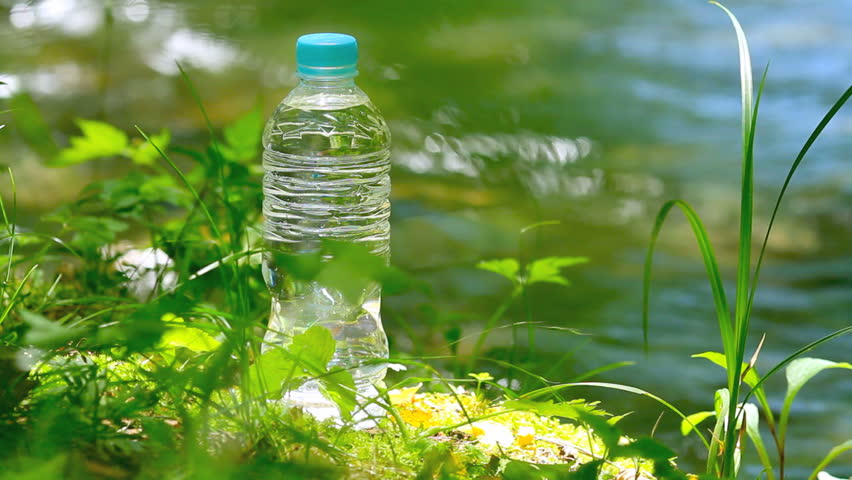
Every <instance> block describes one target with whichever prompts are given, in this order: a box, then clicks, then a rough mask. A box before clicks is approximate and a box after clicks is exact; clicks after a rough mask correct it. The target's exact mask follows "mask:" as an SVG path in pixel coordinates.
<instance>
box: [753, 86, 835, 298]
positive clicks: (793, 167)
mask: <svg viewBox="0 0 852 480" xmlns="http://www.w3.org/2000/svg"><path fill="white" fill-rule="evenodd" d="M849 97H852V85H850V86H849V88H847V89H846V91H845V92H843V94H842V95H840V97H839V98H838V99H837V100H836V101H835V102H834V105H832V106H831V108H830V109H829V110H828V112H827V113H826V114H825V116H824V117H823V118H822V120H821V121H820V122H819V124H818V125H817V126H816V128H815V129H814V131H813V132H812V133H811V135H810V137H808V140H807V141H806V142H805V144H804V145H803V146H802V149H801V150H800V151H799V154H798V155H796V159H795V160H794V161H793V164H792V165H791V166H790V170H789V171H788V172H787V178H786V179H785V180H784V185H782V186H781V191H780V192H778V198H777V199H776V200H775V207H774V208H773V209H772V216H770V217H769V226H768V227H766V235H764V237H763V244H762V245H761V246H760V254H759V255H758V257H757V262H756V263H755V267H754V276H753V277H752V281H751V284H752V288H751V293H750V295H749V299H748V307H747V310H746V312H747V314H748V312H750V311H751V306H752V303H753V301H754V294H755V291H757V281H758V278H759V276H760V268H761V266H762V265H763V257H764V255H765V254H766V244H767V243H768V242H769V235H770V234H771V233H772V226H773V225H774V224H775V217H777V216H778V210H779V209H780V208H781V201H782V200H783V199H784V194H785V193H787V188H788V187H789V186H790V182H791V181H792V180H793V175H795V173H796V170H798V168H799V165H800V164H801V163H802V160H804V158H805V155H807V153H808V151H809V150H810V149H811V146H812V145H813V144H814V142H816V140H817V138H819V136H820V134H822V131H823V130H825V127H826V126H828V124H829V122H831V120H832V119H833V118H834V116H835V115H836V114H837V112H838V111H840V109H841V108H843V105H845V104H846V102H847V101H848V100H849Z"/></svg>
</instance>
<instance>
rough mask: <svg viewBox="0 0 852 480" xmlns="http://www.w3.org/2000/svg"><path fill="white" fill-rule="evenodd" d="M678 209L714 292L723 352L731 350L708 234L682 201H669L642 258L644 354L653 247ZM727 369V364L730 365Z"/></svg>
mask: <svg viewBox="0 0 852 480" xmlns="http://www.w3.org/2000/svg"><path fill="white" fill-rule="evenodd" d="M674 207H678V208H680V210H681V211H682V212H683V215H684V216H685V217H686V219H687V221H689V225H690V226H691V227H692V232H693V234H694V235H695V240H696V241H697V242H698V248H699V249H700V250H701V256H702V258H703V259H704V267H705V269H706V270H707V277H708V278H709V280H710V288H711V289H712V291H713V301H714V303H715V305H716V316H717V319H718V321H719V331H720V332H721V335H722V346H723V348H724V352H726V354H727V352H731V351H733V347H734V345H733V344H732V340H733V338H732V337H733V332H732V330H731V322H730V317H729V313H728V301H727V299H726V297H725V288H724V286H723V285H722V274H721V273H720V272H719V265H718V263H717V262H716V255H715V254H714V253H713V246H712V245H711V243H710V238H709V237H708V235H707V230H706V229H705V228H704V224H702V223H701V218H700V217H699V216H698V214H697V213H696V212H695V210H694V209H693V208H692V206H690V205H689V204H688V203H686V202H684V201H683V200H669V201H668V202H666V203H665V204H663V206H662V208H660V211H659V213H657V220H656V222H655V223H654V229H653V231H652V232H651V244H650V246H649V247H648V253H647V255H646V256H645V268H644V278H643V289H642V290H643V291H642V334H643V337H644V341H645V352H646V353H647V352H648V310H649V303H650V290H651V268H652V266H653V260H654V247H655V246H656V243H657V238H658V237H659V235H660V230H661V229H662V227H663V223H664V222H665V220H666V217H667V216H668V214H669V212H670V211H671V209H672V208H674ZM729 367H730V365H729Z"/></svg>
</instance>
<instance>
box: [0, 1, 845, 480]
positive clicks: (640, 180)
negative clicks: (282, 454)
mask: <svg viewBox="0 0 852 480" xmlns="http://www.w3.org/2000/svg"><path fill="white" fill-rule="evenodd" d="M0 6H2V8H0V45H2V48H0V81H3V82H5V83H6V84H7V85H5V86H2V85H0V109H5V108H8V104H9V103H10V102H11V101H12V99H14V98H15V97H16V96H17V95H20V94H22V93H24V92H26V93H29V94H30V95H32V98H33V99H34V100H35V102H36V104H37V105H38V107H39V108H40V109H41V110H42V112H43V114H44V115H45V118H46V120H47V123H48V124H49V125H50V126H51V127H52V129H53V131H52V132H51V133H50V135H51V136H52V137H53V139H54V140H55V141H57V142H59V144H60V145H65V144H66V143H67V137H68V136H70V135H73V134H76V133H77V132H76V127H75V126H74V123H73V121H74V119H75V118H91V119H101V120H105V121H108V122H111V123H114V124H116V125H118V126H119V127H121V128H123V129H125V130H128V131H130V130H132V129H133V126H134V125H139V126H141V127H142V128H143V129H145V130H146V131H156V130H159V129H160V128H162V127H166V128H169V129H171V131H172V132H173V134H174V139H173V141H172V144H176V145H200V144H203V143H204V141H205V138H206V134H205V130H204V126H203V124H202V117H201V115H200V113H199V112H198V110H197V108H196V106H195V105H194V104H193V101H192V99H191V96H190V94H189V92H188V90H187V88H186V86H185V85H184V84H183V82H182V81H181V79H180V78H179V75H178V71H177V67H176V66H175V63H174V62H175V60H177V61H180V62H181V64H182V65H184V66H185V67H186V68H187V69H188V70H189V72H190V75H191V76H192V78H193V80H194V82H195V83H196V85H197V86H198V88H199V90H200V93H201V95H202V97H203V98H204V101H205V104H206V106H207V109H208V112H209V113H210V115H211V117H212V120H213V122H214V124H215V125H217V126H218V125H223V124H225V123H227V122H229V121H232V120H233V119H235V118H236V117H238V116H240V115H242V114H243V113H245V112H246V111H248V110H250V109H251V108H253V107H254V106H256V105H260V106H261V107H262V109H263V111H264V114H268V113H270V112H271V111H272V109H273V108H274V107H275V105H276V104H277V103H278V102H279V101H280V100H281V99H282V98H283V97H284V95H286V93H287V91H288V90H289V89H290V88H292V87H293V86H294V85H295V83H296V82H297V79H296V77H295V66H294V57H293V53H294V52H293V50H294V43H295V39H296V38H297V37H298V36H299V35H301V34H304V33H309V32H317V31H340V32H345V33H350V34H352V35H355V36H356V37H357V38H358V40H359V42H360V45H361V58H362V60H361V65H360V71H361V75H360V77H359V79H358V83H359V85H360V86H361V87H362V88H363V89H364V90H365V91H367V93H368V94H369V95H370V96H371V97H372V99H373V101H374V103H375V104H376V105H377V106H378V107H379V108H380V109H381V110H382V111H383V113H384V114H385V116H386V118H387V120H388V122H389V124H390V126H391V130H392V132H393V136H394V146H393V156H392V160H393V164H394V171H393V182H394V191H393V198H392V201H393V218H392V229H393V230H392V250H393V260H394V262H395V263H397V264H398V265H400V266H401V267H403V268H404V269H406V270H408V271H411V272H413V273H414V274H415V275H416V276H417V277H418V278H420V279H423V280H425V281H427V282H429V283H430V284H431V285H432V287H433V289H434V291H435V293H436V295H435V296H436V298H437V301H435V299H428V301H427V299H425V298H421V297H419V296H418V294H414V293H412V294H407V295H404V296H398V297H391V298H387V299H386V302H385V303H386V313H385V324H386V327H387V329H388V330H389V332H390V334H391V341H392V345H393V347H394V349H395V350H396V351H398V352H406V353H414V354H446V353H447V352H448V349H447V347H446V340H445V336H446V335H447V332H448V331H451V330H452V329H453V328H454V327H456V326H460V327H461V329H462V330H461V335H462V337H465V336H467V335H472V334H474V333H476V332H477V331H478V329H479V328H481V327H482V324H483V322H484V321H485V319H486V318H487V317H488V315H490V314H491V312H492V309H493V308H494V306H495V305H496V304H497V303H498V301H499V299H501V298H503V297H505V295H507V294H508V292H507V289H508V284H507V283H505V282H504V281H503V280H501V279H499V278H498V277H496V276H494V275H492V274H489V273H487V272H483V271H481V270H477V269H475V268H474V265H475V264H476V262H477V261H479V260H481V259H489V258H499V257H506V256H518V255H519V249H521V255H522V256H523V257H525V258H535V257H538V256H546V255H584V256H588V257H590V258H591V263H589V264H588V265H585V266H582V267H578V268H575V269H572V270H570V271H567V274H568V276H569V277H570V278H571V279H572V282H573V285H572V286H571V287H570V288H569V289H563V288H562V287H559V286H556V285H554V286H552V287H551V286H536V287H534V289H533V290H532V291H531V295H530V298H529V301H528V304H527V305H526V306H523V305H520V306H518V307H516V308H514V309H512V310H510V312H509V319H511V320H515V321H522V320H525V319H527V318H528V317H527V315H528V314H529V315H530V316H531V318H532V319H533V320H534V321H536V322H541V323H542V324H544V325H556V326H561V327H570V328H576V329H579V330H581V331H582V332H583V333H585V335H582V336H577V335H574V334H571V333H567V332H566V333H561V332H554V331H546V332H540V333H539V336H538V338H537V345H538V350H537V351H536V352H535V353H534V355H533V356H532V357H531V358H529V359H527V363H526V364H527V365H529V366H530V368H532V369H533V370H535V371H536V372H537V373H540V374H542V375H545V376H547V377H548V378H550V379H552V380H560V379H563V380H564V379H567V378H571V377H573V376H576V375H577V374H579V373H582V372H584V371H586V370H590V369H593V368H596V367H599V366H601V365H604V364H607V363H611V362H617V361H622V360H632V361H636V362H637V364H636V365H634V366H631V367H627V368H623V369H620V370H615V371H612V372H608V373H607V374H606V375H605V378H606V379H607V380H611V381H618V382H624V383H628V384H631V385H635V386H637V387H640V388H643V389H646V390H649V391H651V392H654V393H656V394H658V395H660V396H662V397H663V398H666V399H668V400H670V401H672V402H673V403H674V404H675V405H677V406H678V407H680V408H681V409H682V410H684V411H686V412H692V411H696V410H704V409H707V407H709V405H710V404H711V402H712V394H713V390H714V389H715V388H717V387H719V386H721V385H722V383H723V382H724V377H723V373H722V371H721V370H718V369H716V367H713V366H711V365H710V364H709V363H707V362H705V361H703V360H698V359H691V358H689V356H690V355H691V354H694V353H698V352H702V351H706V350H718V349H719V348H720V346H719V345H720V342H719V340H718V338H717V333H716V325H715V319H714V312H713V305H712V301H711V297H710V291H709V287H708V286H707V285H706V280H705V278H704V270H703V266H702V265H701V263H700V259H699V257H698V255H697V249H696V248H695V245H694V241H693V240H692V237H691V234H690V232H689V228H688V225H687V224H686V223H685V222H683V221H681V220H680V219H676V220H675V221H674V222H672V223H671V224H670V225H668V226H667V227H666V228H665V233H664V235H663V239H662V245H661V250H660V253H659V254H658V257H657V267H656V268H657V270H656V274H655V275H656V277H655V285H654V293H653V296H652V320H651V322H652V323H651V339H652V340H651V342H652V343H651V346H652V350H651V354H650V355H649V356H648V357H647V358H646V357H644V356H643V354H642V341H641V335H642V333H641V325H640V308H641V297H640V295H641V264H642V261H643V256H644V253H645V249H646V248H647V245H648V234H649V231H650V228H651V225H652V222H653V218H654V215H655V213H656V209H657V208H659V205H660V204H661V203H662V202H663V201H664V200H666V199H669V198H684V199H686V200H688V201H690V202H692V203H693V205H694V206H695V207H696V209H697V210H698V211H699V213H700V214H701V215H702V216H703V218H704V221H705V222H706V224H707V227H708V229H709V231H710V234H711V237H712V238H713V240H714V241H715V242H716V243H715V247H716V249H717V253H718V254H719V255H720V259H721V262H722V266H723V268H724V269H725V270H726V271H727V272H729V273H733V270H734V268H735V261H736V259H735V254H736V252H735V249H736V242H737V237H736V235H737V230H736V227H735V225H736V222H737V218H738V208H739V199H738V190H739V185H738V182H739V173H740V165H739V159H738V155H739V152H740V147H739V135H740V127H739V117H740V113H739V105H740V104H739V102H740V99H739V87H738V74H737V71H738V70H737V69H738V66H737V57H736V44H735V38H734V34H733V31H732V29H731V27H730V23H729V22H728V20H727V19H726V18H725V17H724V15H723V14H722V13H721V12H720V11H719V10H718V9H715V8H713V7H711V6H709V5H707V4H706V3H705V2H703V1H698V0H695V1H691V0H690V1H686V0H660V1H657V2H650V1H639V2H618V1H615V0H603V1H593V2H592V1H564V2H556V1H549V0H527V1H523V2H519V1H496V0H495V1H487V2H486V1H478V2H475V1H457V0H455V1H449V0H448V1H443V0H430V1H420V2H399V1H388V0H381V1H372V2H355V1H349V0H345V1H344V0H326V1H323V2H304V1H302V2H295V1H272V0H268V1H257V2H251V1H245V2H232V1H226V0H213V1H199V0H194V1H193V0H190V1H180V2H176V1H154V0H116V1H112V2H109V1H106V2H104V1H101V0H34V1H9V0H3V1H0ZM727 6H728V7H730V8H731V9H732V10H734V12H735V13H736V14H737V16H738V17H739V18H740V21H741V22H742V24H743V26H744V28H745V29H746V33H747V34H748V36H749V39H750V45H751V48H752V55H753V59H754V62H755V65H754V67H755V70H760V69H762V67H763V66H764V65H765V64H766V63H767V62H768V61H770V60H771V61H772V64H771V67H770V71H769V80H768V83H767V87H766V90H765V93H764V99H763V103H762V104H761V117H760V121H759V126H758V133H757V135H758V136H757V145H756V155H757V159H758V160H757V165H756V175H757V185H756V193H757V201H756V209H757V212H756V219H757V220H756V225H755V229H756V232H757V233H756V237H758V236H759V238H762V235H763V230H764V228H765V225H766V222H767V221H768V215H769V213H770V212H771V205H772V202H773V201H774V198H775V195H776V193H777V190H778V188H780V184H781V182H782V181H783V179H784V176H785V174H786V171H787V168H788V166H789V164H790V163H791V162H792V158H793V156H794V155H795V153H796V152H797V151H798V147H799V146H800V145H801V143H802V142H803V141H804V139H805V138H806V137H807V135H808V134H809V133H810V131H811V130H812V128H813V127H814V126H815V125H816V123H817V122H818V121H819V120H820V119H821V118H822V115H823V113H824V112H825V111H826V110H827V109H828V107H829V106H830V105H831V104H832V103H833V101H834V99H835V98H836V97H837V95H839V93H841V92H842V90H844V89H845V88H846V87H847V86H848V84H849V80H850V78H852V42H850V41H849V39H850V38H852V1H850V0H833V1H827V0H824V1H812V2H805V1H801V0H775V1H769V0H749V1H743V0H740V1H737V0H731V1H730V2H728V3H727ZM0 123H8V125H7V126H6V127H7V128H6V129H4V130H3V131H2V132H0V162H2V163H4V164H9V165H11V167H12V168H13V169H14V172H15V175H16V179H17V183H18V207H19V212H20V213H19V220H20V222H21V224H22V226H23V227H24V228H38V227H39V220H38V219H39V215H40V214H41V213H44V212H46V211H49V210H51V209H52V208H55V207H56V206H58V205H61V204H63V203H65V202H67V201H69V200H71V199H73V198H74V197H75V196H76V195H77V193H78V192H79V190H80V189H81V188H82V186H83V185H85V184H86V183H87V182H89V181H91V180H92V179H95V178H101V177H103V176H108V175H115V174H120V173H121V172H124V171H126V170H127V169H128V168H130V166H129V165H124V164H117V163H116V162H109V161H100V162H93V163H90V164H86V165H81V166H79V167H75V168H72V169H61V170H59V169H50V168H48V167H45V166H44V155H43V153H44V152H38V151H37V149H32V148H31V147H29V146H28V143H27V142H25V140H24V138H23V136H24V135H23V132H22V131H21V129H19V128H18V129H16V125H15V122H13V121H10V120H8V117H4V121H3V122H0ZM850 153H852V113H850V110H849V109H846V110H845V111H841V113H840V114H839V115H838V116H837V118H836V119H835V120H834V122H833V123H832V124H831V126H830V127H829V128H828V129H827V130H826V131H825V133H824V134H823V136H822V137H821V139H820V140H819V142H818V143H817V145H816V146H815V147H814V148H813V149H812V151H811V154H810V157H809V159H807V160H806V162H805V164H804V166H803V167H802V169H801V170H800V173H799V175H798V177H797V178H796V180H795V181H794V184H793V187H792V191H791V192H790V194H789V195H788V197H787V200H786V203H785V205H784V207H783V212H782V216H781V219H780V223H778V224H777V225H776V229H775V231H774V233H773V237H772V238H771V239H770V245H769V257H768V259H767V260H768V262H767V266H766V269H765V270H764V274H763V276H762V284H761V286H760V288H759V293H758V295H757V298H756V305H755V307H756V311H755V316H754V318H753V321H752V330H753V332H755V334H756V335H755V338H759V337H760V334H761V333H762V332H766V334H767V338H766V346H765V347H764V349H763V353H762V357H761V360H760V362H759V364H758V365H759V366H762V367H763V369H764V370H765V369H767V366H771V365H772V364H774V362H777V361H778V360H780V359H782V358H784V357H785V356H786V355H787V354H789V353H791V352H792V351H794V350H795V349H797V348H799V347H800V346H802V345H804V344H806V343H808V342H809V341H811V340H814V339H816V338H818V337H820V336H823V335H825V334H827V333H829V332H830V331H833V330H836V329H838V328H840V327H843V326H845V325H848V324H850V312H852V295H850V289H852V276H850V272H852V249H850V245H852V210H850V208H849V205H850V200H852V162H849V160H850V159H849V155H850ZM258 161H259V159H258ZM2 188H3V189H4V191H3V192H2V193H3V194H4V195H6V194H8V192H7V191H5V189H6V188H7V187H6V186H5V185H4V186H3V187H2ZM547 220H557V221H559V222H560V223H559V224H558V225H550V226H545V227H542V228H539V229H537V230H535V231H534V232H532V233H529V234H526V235H525V236H524V238H523V241H521V240H520V239H519V233H518V232H519V230H520V229H521V228H523V227H524V226H526V225H529V224H532V223H535V222H540V221H547ZM729 278H731V279H732V278H733V277H732V275H729ZM729 286H730V287H732V285H729ZM400 319H405V323H407V324H409V325H410V330H409V331H408V332H407V333H404V332H403V328H402V323H403V322H401V321H400ZM450 335H452V333H451V334H450ZM509 342H511V337H510V335H509V330H506V329H504V330H501V331H498V333H495V334H494V335H492V336H491V337H490V343H491V345H490V346H489V347H490V349H491V352H490V353H491V355H492V356H495V357H501V355H503V356H505V352H506V351H508V349H507V348H506V347H507V346H508V344H509ZM469 343H471V342H462V343H461V345H460V350H461V351H462V352H464V351H465V349H468V350H469V348H470V345H469ZM753 347H754V346H753V345H752V346H751V348H753ZM850 352H852V340H850V339H849V338H841V339H840V340H839V341H836V342H834V343H832V344H827V345H825V346H823V347H821V348H820V350H819V351H817V352H816V353H815V355H816V356H819V357H823V358H829V359H832V360H836V361H840V360H847V361H848V360H850ZM566 353H570V354H571V355H570V357H568V358H567V359H566V360H565V361H564V362H562V363H560V364H558V365H557V367H555V368H553V366H554V364H555V362H556V361H557V360H559V359H561V358H563V357H564V356H565V355H566ZM838 378H842V377H838V376H831V375H826V376H825V377H818V378H816V379H815V380H814V381H813V383H814V385H813V388H810V389H809V391H810V393H808V392H806V393H805V394H803V395H802V396H801V397H800V398H799V399H798V402H797V404H796V406H795V409H796V411H795V412H794V415H793V422H792V425H791V428H790V435H791V437H792V441H791V442H790V445H789V447H788V451H789V453H788V455H789V460H788V463H789V465H790V466H791V467H792V468H791V469H790V475H791V477H798V476H803V475H804V474H805V472H806V467H808V466H813V465H814V464H816V463H817V461H818V460H819V459H820V458H821V457H822V455H824V454H825V452H827V451H828V449H829V448H830V447H831V446H833V445H836V444H838V443H841V442H842V441H844V440H846V437H847V436H848V434H849V432H850V431H852V415H850V414H849V407H850V404H849V399H850V398H852V382H850V381H848V379H842V380H838ZM783 389H784V381H783V378H781V377H778V378H776V379H775V380H774V381H773V382H770V387H769V390H768V392H769V395H770V400H771V401H772V403H773V405H779V404H780V402H781V395H782V392H783ZM816 392H820V393H816ZM580 393H581V394H583V395H585V396H587V397H588V398H596V399H601V398H602V399H605V400H606V402H607V409H608V410H611V411H614V412H625V411H635V413H634V414H633V415H631V416H630V417H628V418H627V419H626V420H625V421H624V425H625V429H626V431H628V432H631V433H634V434H640V433H647V432H648V430H650V428H651V426H652V425H653V424H654V421H655V420H656V418H657V416H658V415H659V414H660V409H659V407H658V406H656V405H655V404H653V403H651V402H646V401H643V400H637V398H636V397H626V396H622V395H617V394H608V393H602V392H601V391H594V392H591V391H590V392H580ZM677 427H678V421H676V419H675V418H673V416H672V415H666V416H665V417H663V419H662V421H661V423H660V427H659V428H658V430H657V435H658V436H659V437H660V438H661V439H663V440H664V441H665V442H666V443H669V444H671V445H672V446H674V447H675V449H676V450H678V451H679V452H680V453H682V454H684V457H683V459H682V460H681V463H682V464H685V465H686V466H689V465H693V466H697V465H698V459H697V458H695V455H697V454H698V453H699V452H700V451H701V446H700V444H699V443H698V442H697V440H695V439H688V440H681V438H680V434H679V433H678V431H677ZM797 467H801V469H799V468H797ZM807 471H808V472H809V471H810V470H807ZM755 473H756V471H755ZM840 473H844V472H840ZM845 473H846V474H849V473H852V472H848V471H847V472H845Z"/></svg>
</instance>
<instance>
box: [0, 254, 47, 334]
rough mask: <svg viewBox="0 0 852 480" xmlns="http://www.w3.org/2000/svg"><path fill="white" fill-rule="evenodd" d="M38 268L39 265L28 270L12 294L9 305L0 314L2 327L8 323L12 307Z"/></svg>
mask: <svg viewBox="0 0 852 480" xmlns="http://www.w3.org/2000/svg"><path fill="white" fill-rule="evenodd" d="M37 268H38V265H33V266H32V267H30V269H29V270H27V273H26V274H25V275H24V278H22V279H21V283H19V284H18V288H16V289H15V292H14V293H12V296H11V297H9V303H8V305H6V309H5V310H3V313H2V314H0V325H3V322H5V321H6V317H8V316H9V312H11V311H12V307H14V306H15V300H16V299H17V298H18V295H20V294H21V290H23V289H24V285H26V283H27V280H29V278H30V276H31V275H32V274H33V272H35V271H36V269H37Z"/></svg>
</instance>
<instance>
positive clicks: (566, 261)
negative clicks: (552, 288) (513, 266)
mask: <svg viewBox="0 0 852 480" xmlns="http://www.w3.org/2000/svg"><path fill="white" fill-rule="evenodd" d="M588 261H589V259H588V258H586V257H544V258H539V259H538V260H534V261H533V262H532V263H530V264H529V266H528V267H527V279H526V281H527V284H529V285H532V284H534V283H539V282H548V283H557V284H559V285H565V286H568V284H569V282H568V280H567V279H566V278H565V277H563V276H562V273H561V270H562V269H563V268H565V267H571V266H573V265H579V264H582V263H586V262H588Z"/></svg>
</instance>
